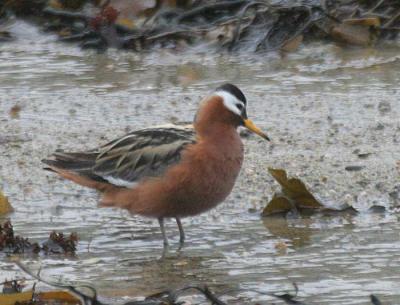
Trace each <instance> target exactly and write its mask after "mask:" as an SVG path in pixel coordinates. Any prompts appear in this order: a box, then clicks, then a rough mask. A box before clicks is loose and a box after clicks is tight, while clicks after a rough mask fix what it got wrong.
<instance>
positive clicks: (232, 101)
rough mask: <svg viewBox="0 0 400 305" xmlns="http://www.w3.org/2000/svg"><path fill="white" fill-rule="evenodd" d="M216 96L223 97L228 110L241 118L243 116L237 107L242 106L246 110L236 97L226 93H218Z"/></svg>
mask: <svg viewBox="0 0 400 305" xmlns="http://www.w3.org/2000/svg"><path fill="white" fill-rule="evenodd" d="M215 95H217V96H219V97H222V100H223V102H224V105H225V107H226V108H228V109H229V110H230V111H232V112H233V113H235V114H237V115H239V116H240V115H241V113H242V112H241V111H240V110H239V109H238V107H237V106H236V105H237V104H241V105H242V106H243V108H245V107H244V104H243V102H241V101H239V100H238V99H237V98H236V97H235V96H233V95H232V94H230V93H229V92H226V91H217V92H216V93H215Z"/></svg>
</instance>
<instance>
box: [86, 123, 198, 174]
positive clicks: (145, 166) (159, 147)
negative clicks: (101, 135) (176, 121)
mask: <svg viewBox="0 0 400 305" xmlns="http://www.w3.org/2000/svg"><path fill="white" fill-rule="evenodd" d="M194 142H195V134H194V130H193V129H178V128H149V129H144V130H140V131H136V132H132V133H130V134H127V135H126V136H125V137H123V138H121V139H118V140H115V141H112V142H110V143H108V144H106V145H105V146H103V147H102V148H101V149H100V151H99V155H98V156H97V159H96V162H95V165H94V167H93V172H94V173H95V174H96V175H99V176H101V177H103V178H104V179H106V180H110V177H111V178H114V179H119V180H122V181H127V182H137V181H138V180H140V179H141V178H143V177H157V176H160V175H162V174H163V173H164V172H165V170H166V169H167V168H168V167H170V166H171V165H173V164H176V163H177V162H179V160H180V158H181V152H182V150H183V149H184V148H185V146H186V145H188V144H191V143H194Z"/></svg>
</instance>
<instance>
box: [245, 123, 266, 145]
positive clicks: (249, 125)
mask: <svg viewBox="0 0 400 305" xmlns="http://www.w3.org/2000/svg"><path fill="white" fill-rule="evenodd" d="M244 126H245V127H246V128H247V129H248V130H250V131H252V132H254V133H256V134H258V135H259V136H260V137H262V138H264V139H265V140H268V141H271V140H270V139H269V137H268V136H267V135H266V134H265V133H263V132H262V131H261V129H260V128H258V127H257V126H256V125H254V123H253V122H252V121H251V120H250V119H245V120H244Z"/></svg>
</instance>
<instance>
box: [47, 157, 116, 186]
mask: <svg viewBox="0 0 400 305" xmlns="http://www.w3.org/2000/svg"><path fill="white" fill-rule="evenodd" d="M97 155H98V153H97V152H88V153H69V152H63V151H57V152H55V153H54V154H53V155H52V158H51V159H43V160H42V162H43V163H44V164H46V165H48V167H45V169H46V170H50V171H53V172H56V173H57V174H59V175H60V176H61V177H63V178H65V179H69V180H72V181H73V182H75V183H78V184H80V185H83V186H86V187H90V188H94V189H97V190H99V191H105V190H106V189H107V188H108V187H109V184H108V183H107V181H106V180H104V179H103V178H102V177H100V176H99V175H96V174H95V173H94V172H93V167H94V165H95V162H96V158H97Z"/></svg>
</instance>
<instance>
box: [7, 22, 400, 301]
mask: <svg viewBox="0 0 400 305" xmlns="http://www.w3.org/2000/svg"><path fill="white" fill-rule="evenodd" d="M10 31H11V32H13V33H14V34H15V36H17V37H18V40H17V41H15V42H12V43H3V44H1V45H0V132H1V133H0V141H1V142H2V144H1V146H0V188H1V189H2V190H3V191H4V192H5V193H6V194H7V196H8V197H9V199H10V201H11V203H12V204H13V206H14V207H15V212H14V213H13V214H11V215H10V216H9V217H10V219H11V220H12V222H13V224H14V226H15V230H16V232H17V234H21V235H23V236H26V237H29V238H30V239H32V240H41V239H45V238H46V236H47V235H48V233H49V232H50V231H52V230H62V231H64V232H72V231H76V232H78V234H79V236H80V241H79V247H78V251H77V257H75V258H68V257H63V256H59V257H57V256H55V257H54V256H53V257H38V258H37V257H23V258H22V261H23V262H26V263H27V264H28V265H29V266H30V268H32V269H36V268H39V267H40V266H41V267H42V272H41V274H42V276H45V277H46V278H49V279H53V280H58V279H60V278H61V279H62V280H63V281H73V282H75V283H78V284H83V283H88V284H90V285H92V286H94V287H96V288H97V290H98V291H99V294H100V295H101V296H102V297H103V298H105V299H106V300H108V301H110V302H114V303H116V304H117V303H123V302H124V301H126V300H127V299H135V298H138V297H140V296H144V295H148V294H150V293H153V292H157V291H159V290H163V289H167V288H174V287H181V286H184V285H187V284H196V283H197V284H198V283H203V284H204V283H206V284H208V285H209V286H210V287H211V288H212V289H213V290H214V291H218V292H223V291H228V293H227V296H226V297H225V299H226V300H228V301H230V302H231V303H232V304H243V302H244V301H248V302H255V301H264V303H265V302H267V300H271V299H270V298H269V297H267V296H263V295H261V294H258V293H256V292H255V291H259V292H282V291H287V290H293V287H292V284H291V283H292V282H296V283H297V284H298V286H299V298H300V299H301V300H303V301H304V302H306V303H307V304H368V303H369V301H368V296H369V294H371V293H374V294H376V295H378V296H379V297H380V298H381V299H382V301H383V302H391V303H393V304H396V303H400V275H399V272H398V271H399V267H400V254H399V253H400V251H399V248H400V242H399V233H400V225H399V222H398V217H397V215H396V211H397V204H398V203H399V202H396V199H395V197H396V196H395V194H394V193H393V192H394V190H395V188H396V186H397V187H398V188H399V187H400V186H399V170H400V169H399V164H398V163H397V162H399V160H400V152H399V149H398V145H399V141H400V122H399V116H400V103H399V101H398V96H399V91H400V85H399V84H400V74H399V72H398V71H400V56H399V49H398V46H397V45H386V46H385V47H384V48H381V49H379V48H371V49H365V50H360V49H344V48H341V47H340V46H336V45H333V44H329V45H322V44H317V43H315V44H311V45H307V46H304V47H302V48H301V49H300V50H299V51H298V52H296V53H295V54H290V55H286V56H281V55H279V54H268V55H265V54H264V55H248V54H247V55H246V54H241V55H235V56H233V55H227V54H222V55H221V54H213V53H210V52H204V50H198V49H193V50H188V51H187V52H185V53H184V54H174V52H171V51H168V50H164V51H160V52H157V53H150V54H144V55H139V54H134V53H129V52H121V51H116V50H110V51H108V52H107V53H105V54H97V53H96V52H94V51H82V50H80V49H79V48H77V47H76V46H75V45H69V44H63V43H59V42H57V41H56V39H55V37H54V36H52V35H48V34H46V35H45V34H42V33H40V32H39V31H38V30H37V28H35V27H34V26H31V25H29V24H27V23H24V22H20V21H18V22H16V23H14V24H12V25H11V26H10ZM201 51H203V52H201ZM225 81H231V82H234V83H235V84H237V85H238V86H239V87H240V88H242V89H243V91H244V92H245V94H246V95H247V97H248V100H249V109H248V113H249V116H250V117H251V118H252V119H253V120H254V121H255V122H256V123H257V124H258V125H259V126H260V127H261V128H262V129H264V130H267V131H268V134H269V135H270V137H271V138H272V139H273V142H272V143H271V144H270V143H267V142H264V141H262V140H261V139H259V138H257V137H253V136H251V137H249V138H247V139H245V140H244V141H245V143H246V160H245V164H244V166H243V170H242V173H241V175H240V177H239V180H238V182H237V185H236V187H235V189H234V191H233V193H232V194H231V196H230V197H229V198H228V199H227V200H226V201H225V202H224V203H223V204H222V205H220V206H219V207H218V208H217V209H215V210H213V211H211V212H209V213H206V214H203V215H201V216H199V217H194V218H188V219H184V220H183V224H184V227H185V228H186V234H187V240H188V241H187V243H186V244H185V246H184V248H183V249H179V248H178V242H177V234H178V232H177V228H176V226H175V224H174V222H173V221H170V222H167V232H168V234H169V236H170V239H171V247H170V249H169V251H168V252H167V253H166V256H165V257H164V258H163V259H162V258H161V256H162V254H163V251H162V242H161V235H160V232H159V228H158V224H157V223H156V221H152V220H149V219H143V218H141V217H132V216H130V215H128V214H127V213H125V212H122V211H118V210H111V209H98V208H96V202H97V195H96V193H95V192H93V191H91V190H87V189H83V188H81V187H79V186H76V185H74V184H72V183H69V182H66V181H62V180H60V179H59V178H57V177H55V175H52V174H51V173H47V172H44V171H43V170H42V169H41V168H42V165H41V163H40V160H41V159H42V158H44V157H46V156H48V155H49V154H50V153H51V152H52V151H54V150H55V149H58V148H63V149H70V150H80V149H88V148H93V147H95V146H96V145H98V144H100V143H105V142H107V141H108V140H111V139H113V138H114V137H116V136H119V135H122V134H124V133H125V132H127V131H129V130H134V129H138V128H141V127H144V126H150V125H154V124H160V123H165V122H175V121H189V120H191V119H192V117H193V115H194V112H195V111H196V109H197V104H198V102H199V100H200V98H201V97H202V96H204V95H205V94H207V93H208V92H210V91H211V90H212V89H213V88H215V87H216V86H217V85H219V84H221V83H223V82H225ZM14 105H19V106H21V107H22V110H21V111H20V113H19V115H18V118H13V117H12V116H11V115H10V113H9V111H10V109H11V107H13V106H14ZM359 153H362V154H370V155H368V156H367V157H366V158H360V157H358V155H357V154H359ZM352 165H357V166H358V165H359V166H364V167H363V169H362V170H361V171H346V170H345V167H346V166H352ZM267 167H282V168H285V169H286V170H287V171H288V173H289V174H290V175H297V176H298V177H301V178H302V179H303V180H304V181H305V182H306V183H307V184H308V185H309V186H310V188H311V189H312V190H313V191H314V192H315V193H316V194H317V195H318V196H319V197H320V198H321V199H322V200H323V201H324V202H325V203H326V204H328V205H334V206H338V205H341V204H343V203H348V204H351V205H353V206H355V207H356V208H357V209H358V210H359V211H360V213H359V214H357V215H350V214H338V215H321V214H316V215H313V216H307V217H306V216H304V217H303V218H302V219H291V218H290V217H289V218H287V219H286V218H266V219H262V218H261V217H260V216H259V215H260V211H261V210H262V208H263V207H264V206H265V205H266V203H267V202H268V199H269V198H271V197H272V195H273V192H274V191H277V190H278V189H279V187H278V185H277V183H275V182H274V181H273V179H272V178H271V177H270V176H269V174H268V172H267V170H266V169H267ZM390 193H392V196H390V195H389V194H390ZM397 201H398V200H397ZM373 204H379V205H383V206H385V207H386V209H387V211H386V212H384V213H372V212H369V211H368V208H369V207H370V206H371V205H373ZM0 270H1V272H0V282H2V281H3V280H4V279H5V278H11V277H14V276H23V274H21V273H20V272H19V271H18V270H17V268H16V267H15V266H13V265H12V263H9V262H8V261H7V259H6V258H4V257H3V258H2V260H1V261H0ZM237 299H238V301H234V300H237ZM188 300H190V297H188ZM268 303H269V302H268Z"/></svg>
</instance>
